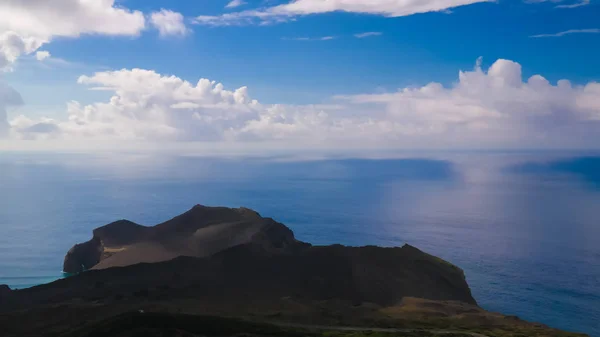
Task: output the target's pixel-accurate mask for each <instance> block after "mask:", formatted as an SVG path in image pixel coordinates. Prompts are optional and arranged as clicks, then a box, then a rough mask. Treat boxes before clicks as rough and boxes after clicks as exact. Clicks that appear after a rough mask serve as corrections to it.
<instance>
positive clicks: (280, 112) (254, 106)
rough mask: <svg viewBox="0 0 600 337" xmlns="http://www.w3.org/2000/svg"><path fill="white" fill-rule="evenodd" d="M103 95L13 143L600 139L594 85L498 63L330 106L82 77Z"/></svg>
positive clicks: (142, 80)
mask: <svg viewBox="0 0 600 337" xmlns="http://www.w3.org/2000/svg"><path fill="white" fill-rule="evenodd" d="M79 83H81V84H84V85H89V86H90V87H91V88H92V89H95V90H108V91H111V92H113V96H112V97H111V99H110V100H109V101H108V102H100V103H94V104H90V105H81V104H80V103H77V102H71V103H69V105H68V108H67V115H68V118H67V119H66V120H62V121H54V120H48V119H45V120H31V119H29V118H26V117H24V116H21V117H18V118H16V119H15V120H13V121H11V125H12V128H13V131H14V134H15V136H16V137H18V138H38V139H39V138H63V139H69V138H77V139H80V138H88V139H132V140H147V141H169V140H172V141H213V142H227V143H243V142H269V141H271V142H272V141H277V142H295V143H301V144H306V146H309V145H308V144H321V145H324V144H338V145H339V146H349V145H351V144H359V145H364V144H372V145H373V146H378V147H382V146H385V147H405V146H419V147H422V146H431V147H512V146H537V147H541V146H545V147H556V146H563V145H570V146H584V145H588V146H589V145H593V144H595V143H596V142H597V140H596V138H597V134H598V132H600V103H599V102H600V83H595V82H591V83H588V84H585V85H579V86H578V85H573V84H571V83H570V82H569V81H567V80H561V81H558V82H557V83H555V84H552V83H550V82H549V81H548V80H546V79H545V78H544V77H542V76H541V75H535V76H532V77H530V78H528V79H526V80H523V78H522V71H521V65H520V64H518V63H516V62H513V61H510V60H497V61H496V62H494V64H493V65H492V66H490V67H489V68H488V69H487V70H484V69H483V68H482V67H481V61H478V63H477V65H476V66H475V68H474V69H472V70H469V71H461V72H459V75H458V79H457V81H456V82H455V83H454V84H452V85H451V86H444V85H442V84H440V83H429V84H427V85H424V86H420V87H407V88H401V89H399V90H397V91H395V92H389V93H377V94H361V95H351V96H345V95H340V96H335V97H333V98H332V100H333V102H334V104H323V105H286V104H261V103H259V102H258V101H257V100H254V99H252V98H251V97H250V96H249V92H248V88H246V87H241V88H239V89H236V90H226V89H225V88H224V86H223V85H222V84H220V83H217V82H215V81H210V80H207V79H200V80H199V81H198V82H197V83H195V84H193V83H191V82H188V81H185V80H182V79H181V78H178V77H175V76H164V75H160V74H158V73H156V72H154V71H150V70H142V69H132V70H127V69H124V70H120V71H112V72H100V73H96V74H94V75H92V76H82V77H81V78H80V79H79Z"/></svg>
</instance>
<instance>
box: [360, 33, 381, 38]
mask: <svg viewBox="0 0 600 337" xmlns="http://www.w3.org/2000/svg"><path fill="white" fill-rule="evenodd" d="M381 35H383V33H382V32H365V33H360V34H354V37H355V38H357V39H364V38H367V37H373V36H381Z"/></svg>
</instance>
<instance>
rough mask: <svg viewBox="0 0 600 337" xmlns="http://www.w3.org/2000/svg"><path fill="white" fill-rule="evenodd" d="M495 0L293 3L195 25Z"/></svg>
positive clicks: (393, 13)
mask: <svg viewBox="0 0 600 337" xmlns="http://www.w3.org/2000/svg"><path fill="white" fill-rule="evenodd" d="M492 1H494V0H428V1H422V0H406V1H398V0H380V1H375V2H374V1H371V0H344V1H323V0H296V1H292V2H290V3H287V4H282V5H278V6H273V7H267V8H262V9H254V10H246V11H241V12H235V13H226V14H222V15H218V16H207V15H202V16H198V17H197V18H196V19H195V23H197V24H203V25H210V26H231V25H247V24H256V23H258V24H272V23H278V22H287V21H290V20H294V19H295V18H296V17H298V16H304V15H311V14H324V13H331V12H349V13H361V14H374V15H382V16H386V17H399V16H408V15H413V14H418V13H427V12H441V11H445V10H448V9H450V8H455V7H460V6H465V5H470V4H474V3H479V2H492Z"/></svg>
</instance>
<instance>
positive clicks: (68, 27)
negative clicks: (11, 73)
mask: <svg viewBox="0 0 600 337" xmlns="http://www.w3.org/2000/svg"><path fill="white" fill-rule="evenodd" d="M144 27H145V19H144V15H143V14H142V13H141V12H139V11H131V10H128V9H125V8H122V7H120V6H116V5H115V1H114V0H95V1H89V0H85V1H83V0H52V1H40V0H2V1H1V2H0V70H2V69H4V70H7V69H8V70H10V68H11V65H12V64H13V63H14V62H15V61H16V60H17V58H18V57H19V56H21V55H24V54H31V53H33V52H35V51H36V50H37V49H38V48H40V47H41V46H42V45H43V44H44V43H47V42H49V41H50V40H51V39H52V38H54V37H78V36H80V35H82V34H102V35H126V36H135V35H138V34H139V33H140V32H141V31H142V30H143V29H144Z"/></svg>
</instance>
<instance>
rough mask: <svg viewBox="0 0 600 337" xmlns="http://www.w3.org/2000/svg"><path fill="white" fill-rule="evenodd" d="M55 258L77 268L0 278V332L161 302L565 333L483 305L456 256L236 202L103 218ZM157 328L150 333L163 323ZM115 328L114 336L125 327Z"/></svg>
mask: <svg viewBox="0 0 600 337" xmlns="http://www.w3.org/2000/svg"><path fill="white" fill-rule="evenodd" d="M64 269H65V271H67V272H72V273H78V274H77V275H75V276H73V277H69V278H66V279H63V280H59V281H56V282H53V283H50V284H46V285H41V286H38V287H34V288H30V289H24V290H18V291H11V290H10V289H7V288H6V287H0V324H2V326H3V328H5V331H7V332H6V334H7V336H21V335H36V333H39V332H40V331H43V332H45V333H47V332H48V331H51V332H53V334H54V335H61V334H63V333H72V334H73V335H78V334H80V335H85V334H84V333H83V332H81V331H80V330H77V329H79V327H80V326H83V324H84V323H89V324H91V327H87V328H85V329H87V330H85V331H92V332H91V334H90V336H91V335H94V333H96V334H98V333H100V332H101V331H104V330H102V329H104V328H102V327H103V326H105V325H106V324H109V325H111V324H116V323H114V322H115V321H113V319H112V318H113V317H116V316H119V315H128V314H127V313H130V312H132V311H139V310H142V311H143V312H153V313H156V314H157V315H158V316H157V318H156V319H157V320H162V319H167V318H168V317H170V316H168V317H167V316H161V315H163V314H162V313H165V314H166V313H173V312H176V313H181V312H183V313H187V314H190V315H206V314H210V315H218V316H228V317H231V316H233V317H243V318H246V319H250V320H253V321H265V320H267V321H273V320H276V321H279V322H287V323H294V324H299V323H301V324H327V325H332V324H333V325H365V326H381V325H385V326H392V327H394V326H395V327H402V328H403V329H404V328H406V327H410V328H411V329H423V328H425V329H430V330H434V329H450V330H448V331H451V332H453V331H455V330H457V329H458V330H461V329H462V330H465V329H471V330H473V329H479V330H477V331H480V330H481V329H484V330H485V329H489V330H490V331H496V332H497V331H501V332H505V331H516V330H515V329H517V330H519V331H520V332H519V333H521V332H523V331H528V332H527V334H525V335H527V336H538V335H539V336H565V335H564V334H562V332H558V331H555V330H552V329H549V328H547V327H543V326H541V325H535V324H531V323H527V322H524V321H521V320H519V319H518V318H511V317H506V316H502V315H500V314H492V313H488V312H486V311H484V310H483V309H481V308H479V307H478V306H477V303H476V301H475V299H474V298H473V296H472V295H471V291H470V289H469V286H468V284H467V282H466V278H465V275H464V272H463V271H462V270H461V269H460V268H459V267H457V266H454V265H453V264H451V263H449V262H447V261H444V260H442V259H440V258H437V257H435V256H432V255H429V254H427V253H424V252H422V251H421V250H419V249H417V248H415V247H412V246H410V245H405V246H403V247H396V248H382V247H374V246H369V247H345V246H341V245H332V246H312V245H310V244H308V243H304V242H301V241H299V240H297V239H296V238H295V237H294V233H293V232H292V231H291V230H290V229H289V228H287V227H286V226H285V225H283V224H281V223H278V222H276V221H275V220H273V219H270V218H264V217H262V216H260V214H258V213H257V212H255V211H252V210H249V209H245V208H239V209H230V208H222V207H205V206H200V205H197V206H195V207H194V208H192V209H191V210H189V211H188V212H186V213H184V214H182V215H180V216H177V217H175V218H173V219H171V220H169V221H167V222H165V223H162V224H159V225H156V226H154V227H144V226H141V225H138V224H135V223H132V222H129V221H125V220H121V221H117V222H114V223H111V224H109V225H106V226H103V227H100V228H98V229H96V230H94V231H93V237H92V239H91V240H90V241H88V242H85V243H82V244H77V245H75V246H74V247H73V248H72V249H71V250H69V252H68V253H67V254H66V256H65V261H64ZM84 270H88V271H85V272H82V271H84ZM119 317H129V316H119ZM178 317H179V316H178ZM186 317H187V316H186ZM171 318H172V317H171ZM171 318H168V320H169V322H171ZM125 319H126V320H129V318H125ZM177 319H179V318H177ZM177 319H176V321H177ZM186 319H187V318H186ZM105 320H108V321H107V322H109V323H103V322H105ZM26 321H27V322H29V321H31V322H34V323H31V324H25V323H24V322H26ZM111 322H112V323H111ZM119 322H120V321H119ZM119 324H121V323H119ZM165 324H166V323H165ZM169 324H171V323H169ZM173 324H175V323H173ZM177 324H179V323H177ZM76 327H77V328H76ZM112 328H114V329H117V330H119V329H123V328H122V326H121V325H118V326H111V329H112ZM175 328H176V327H175ZM90 329H91V330H90ZM98 329H99V330H98ZM161 329H162V328H160V327H159V328H158V330H157V335H164V333H166V332H165V331H162V330H161ZM180 329H182V328H181V327H180ZM511 329H512V330H511ZM462 330H461V331H462ZM99 331H100V332H99ZM111 331H112V330H111ZM136 331H137V330H136ZM403 331H404V330H403ZM121 332H122V333H121ZM121 332H118V333H116V335H122V336H129V334H127V332H123V331H121ZM188 332H189V331H188ZM246 333H250V332H249V331H246ZM167 335H169V334H167ZM183 335H186V334H183ZM188 335H190V336H191V335H193V334H188ZM473 335H477V334H471V333H469V334H467V336H473ZM489 336H494V335H493V334H490V335H489ZM499 336H500V335H499ZM502 336H507V335H502Z"/></svg>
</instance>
